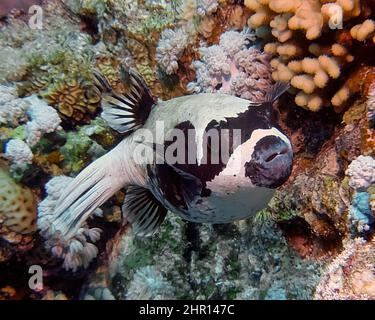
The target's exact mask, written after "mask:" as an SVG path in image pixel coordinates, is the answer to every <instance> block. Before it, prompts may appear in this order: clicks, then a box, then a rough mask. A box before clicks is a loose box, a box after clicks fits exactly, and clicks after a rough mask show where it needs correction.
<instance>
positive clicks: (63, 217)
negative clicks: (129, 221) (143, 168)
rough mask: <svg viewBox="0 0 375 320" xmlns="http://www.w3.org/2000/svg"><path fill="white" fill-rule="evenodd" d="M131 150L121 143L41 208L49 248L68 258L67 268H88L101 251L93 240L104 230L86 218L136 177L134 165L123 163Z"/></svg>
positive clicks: (42, 230) (42, 227) (54, 252)
mask: <svg viewBox="0 0 375 320" xmlns="http://www.w3.org/2000/svg"><path fill="white" fill-rule="evenodd" d="M127 152H128V151H127V149H126V144H124V143H120V144H119V145H117V146H116V147H115V148H114V149H113V150H111V151H110V152H108V153H107V154H105V155H104V156H102V157H101V158H99V159H97V160H95V161H94V162H93V163H91V164H90V165H89V166H87V167H86V168H85V169H84V170H82V171H81V173H80V174H79V175H78V176H77V177H75V178H74V179H73V180H71V182H69V183H67V185H66V186H59V194H58V195H57V198H55V197H56V195H52V198H51V199H50V200H51V201H50V202H49V203H48V206H47V207H46V208H45V209H42V208H41V207H40V208H39V209H40V210H39V214H38V228H39V230H40V232H41V235H42V236H43V237H44V238H45V239H46V247H47V248H49V249H51V251H52V253H53V255H55V256H57V257H59V258H62V259H63V260H64V264H63V265H64V268H65V269H72V270H73V271H75V270H76V269H77V268H78V267H80V266H84V267H87V266H88V264H89V263H90V261H91V260H92V259H93V258H95V256H96V254H97V253H98V250H97V248H96V247H95V246H94V245H93V242H95V241H97V240H98V239H99V238H100V230H99V229H98V228H94V229H89V228H88V226H87V224H86V221H87V219H88V218H89V217H90V216H92V215H93V214H94V213H95V212H97V211H98V210H97V209H98V208H99V207H100V206H101V205H102V204H103V203H104V202H105V201H107V200H108V199H109V198H110V197H111V196H113V195H114V194H115V193H116V192H117V191H119V190H120V189H121V188H123V187H124V186H126V185H127V184H128V183H129V181H130V179H131V178H132V177H134V176H136V174H137V172H135V171H134V170H133V169H132V168H133V167H131V166H130V168H127V167H126V166H124V165H123V163H122V162H121V157H122V156H123V155H124V154H126V153H127ZM136 177H137V176H136ZM62 188H63V190H61V189H62ZM52 200H53V201H52ZM46 205H47V203H46Z"/></svg>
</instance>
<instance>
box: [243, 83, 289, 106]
mask: <svg viewBox="0 0 375 320" xmlns="http://www.w3.org/2000/svg"><path fill="white" fill-rule="evenodd" d="M289 87H290V85H289V83H285V82H280V81H278V82H276V83H275V84H274V85H273V86H272V87H271V89H270V90H269V91H268V92H267V93H266V95H265V96H264V101H261V102H253V101H251V102H250V107H261V106H270V105H271V106H272V104H273V103H274V102H275V101H276V100H277V99H279V98H280V96H281V95H282V94H283V93H284V92H285V91H287V90H288V89H289Z"/></svg>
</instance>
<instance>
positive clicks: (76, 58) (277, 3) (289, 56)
mask: <svg viewBox="0 0 375 320" xmlns="http://www.w3.org/2000/svg"><path fill="white" fill-rule="evenodd" d="M372 4H373V3H372V2H370V1H360V0H337V1H323V0H322V1H318V0H311V1H310V0H291V1H284V0H245V1H244V3H242V2H240V1H216V0H188V1H182V2H179V1H168V0H167V1H130V0H125V1H107V0H95V1H91V0H63V1H56V2H55V1H45V2H43V13H44V15H43V30H33V29H31V28H29V27H28V25H27V17H26V16H25V15H22V12H18V13H16V14H9V15H7V17H6V18H5V19H1V21H0V31H1V32H0V147H1V152H4V153H2V154H1V157H2V158H4V159H6V160H7V161H5V164H4V167H7V168H8V167H9V166H10V168H8V169H6V170H3V169H1V170H0V273H1V274H5V277H8V278H9V281H8V279H7V282H9V283H3V282H1V281H0V299H16V298H18V297H20V296H22V293H20V292H19V286H17V285H16V284H17V279H15V278H17V277H18V276H19V275H22V277H23V278H22V279H24V269H23V265H24V264H30V263H33V262H37V263H38V264H41V265H43V266H44V271H45V272H44V273H45V280H46V283H47V284H46V287H45V289H44V290H43V291H42V292H40V293H36V292H33V293H27V294H26V295H27V298H29V299H71V298H83V299H101V300H112V299H115V298H116V299H136V298H144V299H166V298H168V299H176V298H177V299H278V300H283V299H309V298H312V297H313V295H314V292H315V298H316V299H359V298H362V299H374V286H373V284H374V272H373V271H374V270H373V257H374V240H373V239H372V237H373V231H374V228H373V226H374V217H375V192H374V191H375V189H374V188H375V187H374V183H375V181H374V180H375V173H374V171H375V167H374V156H375V151H374V150H375V144H374V141H375V132H374V129H375V81H374V80H375V67H374V62H373V61H372V58H373V56H374V54H375V51H374V41H375V23H374V21H375V18H374V9H373V6H372ZM3 8H4V4H0V15H1V16H2V15H3V14H8V8H6V12H5V11H4V9H3ZM2 10H3V11H2ZM246 24H247V27H250V30H249V29H248V28H247V27H246ZM263 47H264V50H263ZM129 66H131V67H134V68H136V69H137V70H138V71H139V72H140V73H141V74H142V76H143V77H144V78H145V80H146V82H147V84H148V85H149V86H150V88H151V91H152V93H153V95H154V96H155V98H160V99H169V98H171V97H176V96H181V95H184V94H185V93H186V92H187V91H188V92H190V93H198V92H224V93H227V94H232V95H235V96H239V97H242V98H245V99H250V100H252V101H261V100H262V99H263V98H264V94H265V92H267V91H268V89H269V87H270V85H271V84H272V82H273V81H274V80H280V81H285V82H287V81H289V82H290V83H291V85H292V88H291V89H290V90H289V94H287V95H284V96H283V97H282V99H281V100H280V101H279V103H278V105H279V108H278V112H279V117H280V126H282V127H283V128H284V129H285V130H286V132H288V134H289V136H290V137H291V140H292V141H293V147H294V153H295V165H294V169H293V173H292V176H291V177H290V179H289V181H288V183H286V184H285V185H283V186H282V187H281V188H280V189H279V190H277V192H276V195H275V197H274V198H273V200H272V202H271V203H270V205H269V208H266V209H265V210H263V211H261V212H260V213H258V215H257V216H256V218H255V219H254V220H248V221H240V222H236V223H233V224H229V225H215V226H210V225H196V224H193V223H188V222H184V221H182V220H180V219H179V218H176V217H175V216H173V215H168V216H167V219H166V221H165V223H163V225H162V227H161V230H160V232H158V233H157V234H155V235H154V236H153V237H152V238H148V239H142V238H137V237H135V236H134V235H133V234H132V232H131V227H130V226H129V225H127V223H126V221H123V219H122V213H121V210H120V206H121V203H122V201H123V198H124V193H123V192H119V193H118V194H117V195H116V196H115V197H113V198H111V199H110V200H109V201H108V203H106V204H105V205H104V206H103V207H102V210H98V211H97V212H96V214H97V215H102V219H92V220H89V221H88V222H87V224H86V225H84V226H83V227H82V228H81V229H80V230H79V232H78V235H77V236H76V237H75V238H73V239H71V240H69V241H66V240H65V239H64V238H62V237H61V236H60V235H59V234H58V233H56V232H55V230H54V224H53V222H52V221H54V220H55V217H54V208H55V206H56V202H57V200H58V198H59V196H60V194H61V192H62V190H63V189H64V188H65V186H66V185H67V184H68V183H69V181H71V179H72V177H73V176H75V175H76V174H77V173H78V172H79V171H80V170H82V169H83V168H84V167H85V166H86V165H88V164H89V163H90V162H92V161H93V160H95V159H96V158H98V157H99V156H101V155H103V154H104V153H106V152H107V150H109V149H111V148H113V146H114V145H116V143H118V142H119V141H120V140H121V139H122V137H121V135H118V134H116V133H115V132H113V131H112V130H111V129H110V128H108V126H107V125H106V124H105V123H104V121H103V119H101V117H100V116H99V114H100V105H101V96H100V93H99V92H98V91H97V90H96V89H95V87H94V86H93V77H92V71H93V69H94V68H96V69H98V70H99V71H100V72H101V73H103V74H104V76H105V77H106V79H107V80H108V82H109V83H110V84H111V86H112V87H113V88H114V90H115V91H116V92H119V93H125V92H126V91H127V90H128V84H127V79H126V73H125V72H124V68H127V67H129ZM187 89H188V90H187ZM293 100H294V102H293ZM295 104H296V105H298V106H301V107H302V108H294V105H295ZM324 106H333V108H323V107H324ZM304 109H307V110H304ZM332 109H333V110H334V111H336V112H337V113H339V114H335V113H334V112H332ZM309 111H316V112H314V113H312V112H309ZM343 111H345V113H344V112H343ZM1 166H2V163H1ZM16 181H17V182H22V183H17V182H16ZM40 199H43V200H42V201H40V202H39V206H38V209H39V219H38V221H36V208H37V204H36V202H37V201H38V200H40ZM99 220H100V221H99ZM36 226H37V227H38V229H39V234H37V233H36V231H37V230H36ZM102 230H103V232H102ZM40 236H41V237H40ZM44 236H46V238H48V239H49V240H47V241H45V242H43V240H42V237H44ZM358 236H360V237H362V238H361V239H354V238H355V237H358ZM100 238H101V239H100ZM104 242H105V243H104ZM342 244H343V245H344V248H342ZM291 248H292V249H291ZM341 250H342V252H341V253H340V251H341ZM99 251H100V252H101V253H102V254H101V255H100V256H98V252H99ZM51 253H52V257H51ZM336 255H337V256H336ZM13 258H14V259H13ZM94 259H95V261H96V263H94V264H90V263H91V262H92V261H94ZM331 260H333V261H331ZM3 262H6V263H3ZM327 263H328V266H325V265H326V264H327ZM21 264H22V267H21V266H20V265H21ZM61 264H62V266H63V267H62V268H61ZM89 265H90V267H89ZM321 267H323V268H321ZM62 269H66V270H68V271H66V270H62ZM4 270H5V271H8V272H5V273H4V272H3V271H4ZM72 271H73V272H72ZM13 274H14V276H12V277H10V276H9V275H13ZM319 277H321V278H320V279H319ZM3 278H4V277H3ZM13 279H15V280H13ZM49 279H52V280H51V282H50V283H48V282H49V281H48V280H49ZM68 279H69V280H68ZM72 279H73V280H72ZM0 280H1V279H0ZM69 281H71V282H74V284H73V285H72V284H71V283H70V282H69ZM13 282H14V283H13ZM68 282H69V283H70V284H69V285H67V284H66V283H68ZM318 282H320V284H319V285H318V287H317V284H318ZM56 283H57V285H56ZM13 284H15V285H13ZM49 285H50V286H51V288H49ZM71 287H74V290H72V289H71ZM71 291H73V293H72V292H71ZM23 294H24V295H25V293H23Z"/></svg>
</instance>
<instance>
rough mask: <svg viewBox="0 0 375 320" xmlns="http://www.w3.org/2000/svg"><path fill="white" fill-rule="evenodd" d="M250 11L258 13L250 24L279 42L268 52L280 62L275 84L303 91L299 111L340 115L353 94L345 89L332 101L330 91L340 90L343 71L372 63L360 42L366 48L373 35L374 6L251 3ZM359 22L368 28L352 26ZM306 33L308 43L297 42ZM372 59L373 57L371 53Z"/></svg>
mask: <svg viewBox="0 0 375 320" xmlns="http://www.w3.org/2000/svg"><path fill="white" fill-rule="evenodd" d="M245 5H246V6H247V7H248V8H249V9H250V10H252V11H253V12H255V13H254V14H253V15H252V16H251V17H250V18H249V20H248V24H249V25H250V26H251V27H253V28H259V29H267V28H269V29H270V31H271V33H272V35H273V37H274V38H275V39H276V42H271V43H268V44H266V46H265V48H264V50H265V51H266V52H267V53H270V54H273V55H274V56H275V59H274V60H272V62H271V64H272V67H273V68H274V72H273V73H272V77H273V79H274V80H280V81H284V82H288V81H290V83H291V84H292V86H293V87H294V88H296V89H298V90H297V91H298V92H297V95H296V97H295V103H296V104H297V105H298V106H301V107H303V108H306V109H309V110H312V111H317V110H319V109H320V108H321V107H322V106H324V105H333V106H334V107H335V110H336V111H341V110H342V109H343V106H344V105H345V103H346V102H347V100H348V98H349V97H350V96H351V95H352V94H353V92H352V91H351V90H350V89H349V88H348V87H347V86H344V87H343V88H341V89H340V90H339V91H338V92H336V94H334V95H332V93H331V91H332V90H329V89H328V87H329V85H330V84H331V83H336V85H337V83H338V84H339V85H340V83H342V78H343V77H341V75H342V74H343V73H344V71H346V70H347V69H348V68H349V67H350V66H351V65H352V64H353V63H357V64H359V63H361V62H362V60H363V59H367V58H366V57H363V54H364V52H363V51H361V50H358V45H359V44H358V43H355V41H357V42H358V41H361V42H363V41H365V40H366V39H368V38H371V37H372V36H373V35H374V32H375V23H374V21H373V20H370V19H367V20H366V18H367V17H368V16H369V15H371V12H372V9H371V8H370V7H369V4H366V3H364V4H363V5H362V7H361V6H360V1H359V0H337V1H336V2H327V1H319V0H291V1H284V0H246V1H245ZM354 19H356V20H354ZM358 19H363V23H362V24H358V25H355V26H353V21H357V20H358ZM351 26H353V27H352V28H351V29H350V32H349V30H348V28H350V27H351ZM343 27H344V28H345V29H343ZM301 32H302V33H303V34H304V37H305V39H304V38H303V37H300V36H298V33H301ZM370 47H371V44H369V45H368V48H370ZM357 52H358V53H357ZM368 54H369V55H371V54H372V53H371V49H368ZM327 95H328V99H327Z"/></svg>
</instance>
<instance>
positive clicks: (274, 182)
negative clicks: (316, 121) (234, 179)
mask: <svg viewBox="0 0 375 320" xmlns="http://www.w3.org/2000/svg"><path fill="white" fill-rule="evenodd" d="M292 167H293V152H292V149H291V146H290V144H287V143H286V142H285V141H284V140H282V139H281V138H279V137H276V136H267V137H264V138H262V139H260V140H259V141H258V142H257V144H256V145H255V147H254V151H253V154H252V157H251V160H250V161H249V162H246V163H245V176H247V177H249V178H250V180H251V182H252V183H253V184H254V185H256V186H258V187H266V188H272V189H274V188H277V187H280V186H281V185H282V184H283V183H285V182H286V181H287V180H288V178H289V176H290V174H291V172H292Z"/></svg>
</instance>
